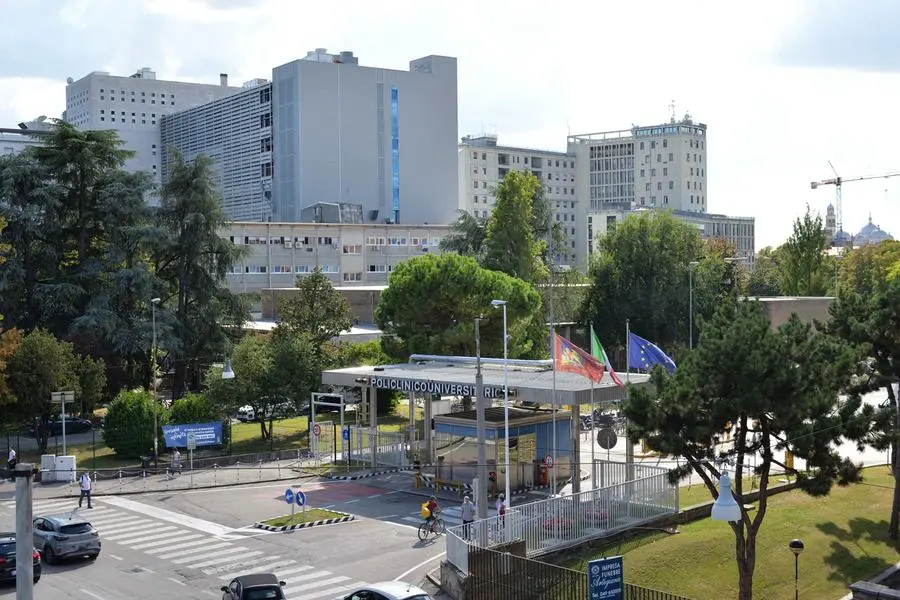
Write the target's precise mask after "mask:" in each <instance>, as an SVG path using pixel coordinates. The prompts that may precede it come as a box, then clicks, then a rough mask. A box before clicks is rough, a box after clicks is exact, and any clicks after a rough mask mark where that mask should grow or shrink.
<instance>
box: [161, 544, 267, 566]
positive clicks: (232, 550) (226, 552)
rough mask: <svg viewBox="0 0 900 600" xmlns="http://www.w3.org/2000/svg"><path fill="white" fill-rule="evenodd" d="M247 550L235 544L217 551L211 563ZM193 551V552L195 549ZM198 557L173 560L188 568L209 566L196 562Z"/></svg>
mask: <svg viewBox="0 0 900 600" xmlns="http://www.w3.org/2000/svg"><path fill="white" fill-rule="evenodd" d="M246 551H247V549H246V548H244V547H243V546H234V547H231V548H229V549H227V550H225V549H222V550H219V551H218V552H216V553H215V554H216V555H218V558H216V559H215V561H214V562H211V563H209V564H215V563H216V562H220V563H221V562H225V561H227V560H233V558H234V557H231V558H227V556H228V555H229V554H241V553H243V552H246ZM191 552H193V550H192V551H191ZM258 554H262V553H261V552H258ZM160 558H165V556H161V557H160ZM197 558H198V557H197V556H188V557H187V558H178V559H176V560H173V561H172V562H173V563H175V564H176V565H184V566H185V568H188V567H194V568H196V567H201V566H203V567H205V566H207V565H205V564H194V563H196V562H197ZM187 563H191V564H190V565H189V564H187Z"/></svg>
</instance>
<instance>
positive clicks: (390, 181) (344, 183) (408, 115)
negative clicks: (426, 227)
mask: <svg viewBox="0 0 900 600" xmlns="http://www.w3.org/2000/svg"><path fill="white" fill-rule="evenodd" d="M456 76H457V69H456V59H455V58H450V57H446V56H426V57H424V58H419V59H415V60H412V61H410V63H409V70H407V71H400V70H394V69H383V68H377V67H367V66H361V65H359V62H358V59H357V58H356V57H355V56H353V54H352V53H351V52H342V53H340V54H329V53H328V52H327V51H326V50H325V49H324V48H317V49H316V50H315V51H313V52H310V53H309V54H308V55H307V57H306V58H303V59H300V60H295V61H292V62H289V63H287V64H284V65H281V66H278V67H275V69H273V71H272V118H271V122H270V123H269V124H268V126H261V128H260V129H261V130H260V133H259V135H260V136H261V137H262V136H265V135H271V136H272V138H273V140H274V146H273V152H274V164H273V187H272V200H273V219H274V220H275V221H283V222H292V221H298V220H299V219H300V215H301V212H302V211H303V209H304V208H306V207H308V206H311V205H314V204H317V203H322V202H325V203H338V204H358V205H361V206H362V207H363V219H364V222H366V223H384V222H391V223H450V222H452V221H453V220H454V219H455V216H456V214H455V213H456V208H457V204H458V200H457V198H458V191H457V185H458V182H457V177H456V169H455V168H454V164H455V161H456V139H457V135H458V133H457V129H458V125H457V123H458V117H457V79H456ZM263 125H265V124H263Z"/></svg>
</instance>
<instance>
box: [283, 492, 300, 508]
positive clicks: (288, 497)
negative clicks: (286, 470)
mask: <svg viewBox="0 0 900 600" xmlns="http://www.w3.org/2000/svg"><path fill="white" fill-rule="evenodd" d="M301 493H302V492H301ZM284 501H285V502H287V503H288V504H293V503H294V490H292V489H291V488H288V489H286V490H284Z"/></svg>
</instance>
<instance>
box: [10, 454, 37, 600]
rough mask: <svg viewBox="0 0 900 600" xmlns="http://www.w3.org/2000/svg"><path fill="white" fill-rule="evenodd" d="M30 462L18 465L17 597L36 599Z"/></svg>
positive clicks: (25, 599) (27, 599)
mask: <svg viewBox="0 0 900 600" xmlns="http://www.w3.org/2000/svg"><path fill="white" fill-rule="evenodd" d="M31 473H32V466H31V464H29V463H20V464H17V465H16V469H15V471H14V472H13V474H14V475H15V478H16V599H17V600H34V557H33V556H32V553H33V552H34V526H33V524H32V516H31Z"/></svg>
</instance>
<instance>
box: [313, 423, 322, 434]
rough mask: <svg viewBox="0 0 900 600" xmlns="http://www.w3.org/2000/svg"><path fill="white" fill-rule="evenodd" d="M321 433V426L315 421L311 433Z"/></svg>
mask: <svg viewBox="0 0 900 600" xmlns="http://www.w3.org/2000/svg"><path fill="white" fill-rule="evenodd" d="M321 434H322V426H321V425H319V424H318V423H316V424H315V425H313V435H314V436H316V437H319V435H321Z"/></svg>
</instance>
